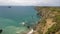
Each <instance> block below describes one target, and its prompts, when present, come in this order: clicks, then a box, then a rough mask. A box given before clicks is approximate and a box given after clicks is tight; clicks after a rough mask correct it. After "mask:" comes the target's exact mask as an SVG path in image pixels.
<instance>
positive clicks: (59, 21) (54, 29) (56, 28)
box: [46, 15, 60, 34]
mask: <svg viewBox="0 0 60 34" xmlns="http://www.w3.org/2000/svg"><path fill="white" fill-rule="evenodd" d="M55 20H56V24H54V25H53V26H52V27H51V28H49V29H48V32H46V34H49V33H52V34H53V32H54V33H55V32H57V31H59V30H60V15H56V16H55Z"/></svg>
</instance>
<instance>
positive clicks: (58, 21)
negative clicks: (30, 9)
mask: <svg viewBox="0 0 60 34" xmlns="http://www.w3.org/2000/svg"><path fill="white" fill-rule="evenodd" d="M35 10H36V11H37V12H38V13H37V15H39V16H41V18H40V20H39V21H38V24H37V25H36V27H35V28H34V32H33V34H60V7H46V6H38V7H35Z"/></svg>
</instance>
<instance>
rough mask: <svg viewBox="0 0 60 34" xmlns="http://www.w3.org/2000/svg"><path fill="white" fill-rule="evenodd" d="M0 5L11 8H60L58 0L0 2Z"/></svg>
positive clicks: (7, 0) (1, 0)
mask: <svg viewBox="0 0 60 34" xmlns="http://www.w3.org/2000/svg"><path fill="white" fill-rule="evenodd" d="M1 5H13V6H60V0H0V6H1Z"/></svg>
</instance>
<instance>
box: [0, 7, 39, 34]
mask: <svg viewBox="0 0 60 34" xmlns="http://www.w3.org/2000/svg"><path fill="white" fill-rule="evenodd" d="M38 20H39V16H38V15H37V11H36V10H35V9H34V7H33V6H11V7H9V6H0V29H3V32H2V34H22V32H26V31H28V28H27V26H30V27H32V26H34V25H35V24H37V21H38ZM24 23H25V24H24Z"/></svg>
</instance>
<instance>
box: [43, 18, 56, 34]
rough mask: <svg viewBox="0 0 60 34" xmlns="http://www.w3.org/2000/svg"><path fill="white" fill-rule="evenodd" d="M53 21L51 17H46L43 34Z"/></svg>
mask: <svg viewBox="0 0 60 34" xmlns="http://www.w3.org/2000/svg"><path fill="white" fill-rule="evenodd" d="M53 24H55V22H53V19H52V18H48V19H46V25H45V27H43V34H45V33H46V32H47V31H48V28H50V27H51V26H52V25H53Z"/></svg>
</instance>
